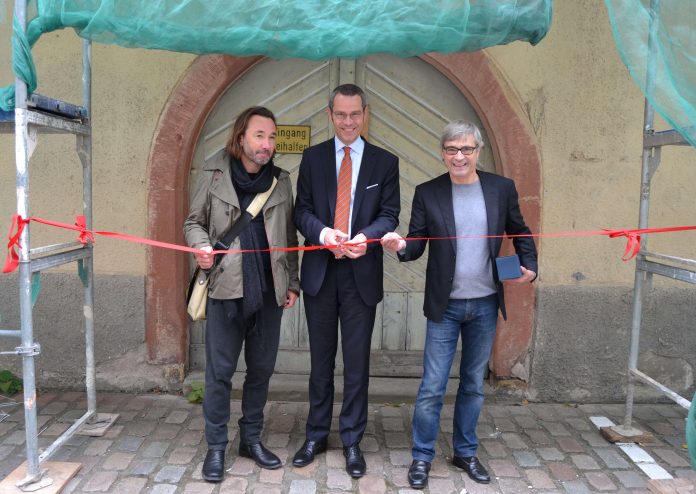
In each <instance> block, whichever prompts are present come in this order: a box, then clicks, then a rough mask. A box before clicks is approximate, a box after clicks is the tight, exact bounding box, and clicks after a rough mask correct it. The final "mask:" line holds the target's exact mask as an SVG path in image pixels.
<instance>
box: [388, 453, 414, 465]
mask: <svg viewBox="0 0 696 494" xmlns="http://www.w3.org/2000/svg"><path fill="white" fill-rule="evenodd" d="M389 461H390V462H391V464H392V465H395V466H410V465H411V461H413V457H412V456H411V451H410V450H391V451H389Z"/></svg>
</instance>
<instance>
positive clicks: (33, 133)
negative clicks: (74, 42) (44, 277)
mask: <svg viewBox="0 0 696 494" xmlns="http://www.w3.org/2000/svg"><path fill="white" fill-rule="evenodd" d="M15 17H16V19H17V25H18V29H21V30H22V31H23V33H24V32H26V30H27V20H28V19H27V1H26V0H15ZM23 33H19V34H23ZM16 35H17V33H16ZM16 55H17V54H16V53H15V56H16ZM91 74H92V45H91V42H90V41H88V40H83V41H82V106H77V105H74V104H71V103H67V102H64V101H59V100H56V99H52V98H48V97H45V96H39V95H36V94H33V95H30V94H28V89H27V81H24V80H22V79H21V77H16V78H15V110H14V115H13V119H14V122H13V123H14V125H13V127H12V128H11V130H10V128H9V124H10V123H11V122H10V121H8V119H7V118H6V117H7V115H12V114H8V113H4V116H3V120H2V125H0V131H3V132H12V131H13V132H14V134H15V161H16V170H17V171H16V195H17V215H18V216H19V217H20V218H21V219H22V220H26V219H28V218H30V208H29V169H30V167H29V163H30V160H31V157H32V154H33V152H34V149H35V147H36V144H37V140H38V139H37V137H38V135H39V133H40V132H46V133H58V134H68V135H70V134H72V135H75V137H76V150H77V154H78V156H79V158H80V161H81V163H82V179H83V193H82V204H83V211H82V212H83V215H84V218H85V226H86V228H88V229H91V228H92V206H93V204H92V129H91V107H92V76H91ZM23 226H24V228H23V230H22V233H21V235H20V237H19V266H18V268H19V272H18V275H19V280H18V283H19V308H20V311H19V312H20V329H19V330H4V329H3V330H0V336H2V337H13V338H20V339H21V344H20V346H18V347H16V348H15V350H14V351H12V352H0V354H3V355H8V354H10V355H15V356H21V357H22V379H23V388H24V422H25V435H26V455H27V461H26V463H25V464H24V465H22V466H20V467H19V468H17V469H16V470H15V471H13V472H12V473H10V474H9V475H8V476H6V477H5V479H3V480H2V481H0V492H10V491H8V489H14V488H18V489H20V490H22V491H31V492H50V493H55V492H59V491H60V490H62V488H63V487H64V486H65V484H66V483H67V482H68V481H69V480H70V478H72V476H73V475H75V473H76V472H77V471H78V470H79V468H80V464H79V463H66V462H51V461H47V460H48V459H49V458H50V457H51V455H52V454H53V453H54V452H55V451H56V450H57V449H58V448H60V447H61V446H62V445H63V444H65V443H66V442H67V441H68V440H69V439H70V437H72V436H73V434H76V433H77V434H83V435H89V436H102V435H104V433H105V432H106V430H107V429H108V428H109V427H110V426H111V425H112V424H113V423H114V422H115V421H116V419H117V418H118V415H117V414H97V411H96V410H97V393H96V362H95V358H94V347H95V334H94V333H95V331H94V266H93V249H92V245H91V244H90V243H87V244H86V245H83V244H82V243H80V242H76V241H73V242H68V243H62V244H56V245H49V246H41V247H36V248H32V247H31V241H30V228H29V223H28V222H27V223H25V224H24V225H23ZM75 261H76V262H77V263H78V272H79V275H80V278H81V280H82V283H83V286H84V299H83V300H84V301H83V306H82V310H83V321H84V323H83V324H84V326H83V329H84V334H85V361H86V365H85V384H86V395H87V410H86V412H85V413H84V415H82V417H80V418H78V419H77V420H75V421H74V423H73V424H72V425H71V426H70V427H69V428H68V429H67V430H66V431H64V432H63V433H62V434H61V435H60V436H59V437H58V438H56V439H55V440H54V441H53V442H52V443H51V444H50V445H48V446H46V447H45V448H43V450H42V451H41V452H39V440H38V439H39V438H38V436H39V431H38V426H37V392H36V370H35V357H37V356H38V355H39V354H40V351H41V348H40V346H39V344H38V343H37V342H35V341H34V327H33V302H34V301H35V298H36V296H37V293H33V287H32V281H33V277H34V276H39V275H40V273H41V272H42V270H45V269H49V268H53V267H57V266H61V265H64V264H66V263H72V262H75ZM47 347H48V346H47ZM49 486H50V487H49ZM44 488H47V490H44ZM11 492H14V490H12V491H11Z"/></svg>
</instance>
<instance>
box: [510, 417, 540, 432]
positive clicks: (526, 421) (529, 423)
mask: <svg viewBox="0 0 696 494" xmlns="http://www.w3.org/2000/svg"><path fill="white" fill-rule="evenodd" d="M514 420H515V422H517V425H519V426H520V427H521V428H522V429H523V430H524V431H525V432H528V430H529V429H538V428H539V421H538V420H537V419H536V418H535V417H533V416H530V415H519V416H516V417H515V418H514Z"/></svg>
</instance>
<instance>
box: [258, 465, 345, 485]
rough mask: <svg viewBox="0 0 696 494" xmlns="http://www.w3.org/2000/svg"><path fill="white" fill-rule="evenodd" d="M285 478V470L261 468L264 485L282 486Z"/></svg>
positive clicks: (260, 474)
mask: <svg viewBox="0 0 696 494" xmlns="http://www.w3.org/2000/svg"><path fill="white" fill-rule="evenodd" d="M346 475H347V474H346ZM284 476H285V469H283V468H278V469H277V470H267V469H265V468H261V472H260V473H259V482H263V483H264V484H282V483H283V477H284Z"/></svg>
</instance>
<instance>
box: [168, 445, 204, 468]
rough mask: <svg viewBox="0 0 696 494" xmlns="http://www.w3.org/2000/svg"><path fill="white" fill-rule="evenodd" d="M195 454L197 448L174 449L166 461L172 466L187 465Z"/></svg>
mask: <svg viewBox="0 0 696 494" xmlns="http://www.w3.org/2000/svg"><path fill="white" fill-rule="evenodd" d="M197 452H198V449H197V448H191V447H186V446H184V447H180V448H176V449H174V451H172V452H171V454H170V455H169V459H168V460H167V462H168V463H170V464H172V465H188V464H189V463H191V461H192V460H193V457H194V456H196V453H197Z"/></svg>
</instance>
